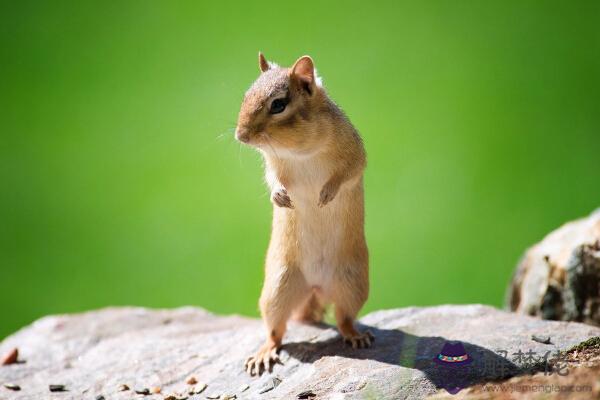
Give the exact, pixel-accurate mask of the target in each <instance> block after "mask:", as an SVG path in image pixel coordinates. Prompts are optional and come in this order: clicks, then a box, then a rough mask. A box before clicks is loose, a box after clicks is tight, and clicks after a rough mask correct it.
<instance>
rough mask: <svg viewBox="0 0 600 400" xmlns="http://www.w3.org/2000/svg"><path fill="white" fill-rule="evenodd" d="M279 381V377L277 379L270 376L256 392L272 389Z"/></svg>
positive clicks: (265, 391) (261, 392)
mask: <svg viewBox="0 0 600 400" xmlns="http://www.w3.org/2000/svg"><path fill="white" fill-rule="evenodd" d="M280 383H281V379H279V378H277V377H274V378H271V379H269V381H268V382H267V384H266V385H265V386H264V387H263V388H262V389H261V390H260V392H258V394H263V393H267V392H270V391H271V390H273V389H275V388H276V387H277V386H279V384H280Z"/></svg>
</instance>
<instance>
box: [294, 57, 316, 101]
mask: <svg viewBox="0 0 600 400" xmlns="http://www.w3.org/2000/svg"><path fill="white" fill-rule="evenodd" d="M290 77H291V78H292V79H295V80H296V81H297V82H299V83H300V84H301V86H302V88H303V89H305V90H306V91H307V92H308V93H309V94H312V92H313V90H314V87H315V65H314V63H313V60H312V58H310V56H302V57H300V58H299V59H298V60H297V61H296V62H295V63H294V66H293V67H292V68H291V69H290Z"/></svg>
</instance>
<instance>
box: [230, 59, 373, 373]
mask: <svg viewBox="0 0 600 400" xmlns="http://www.w3.org/2000/svg"><path fill="white" fill-rule="evenodd" d="M258 58H259V66H260V70H261V74H260V76H259V77H258V79H257V80H256V81H255V82H254V83H253V84H252V86H251V87H250V89H248V91H247V92H246V94H245V96H244V100H243V103H242V106H241V110H240V113H239V117H238V123H237V127H236V131H235V135H236V138H237V139H238V140H239V141H240V142H243V143H245V144H247V145H250V146H252V147H254V148H256V149H258V151H259V152H260V153H262V155H263V156H264V160H265V169H266V173H265V175H266V181H267V183H268V186H269V187H270V189H271V202H272V203H273V227H272V234H271V241H270V243H269V248H268V251H267V256H266V265H265V280H264V286H263V289H262V294H261V296H260V301H259V304H260V310H261V315H262V318H263V321H264V323H265V326H266V328H267V339H266V342H265V343H264V344H263V345H262V347H261V348H260V349H259V350H258V352H257V353H256V354H255V355H254V356H252V357H250V358H248V359H247V360H246V363H245V368H246V370H247V371H248V373H250V375H255V374H258V375H261V374H262V371H263V369H264V370H265V371H271V368H272V366H273V365H274V364H275V363H276V362H277V361H279V360H278V350H279V348H280V347H281V343H282V338H283V335H284V333H285V330H286V324H287V321H288V320H289V319H290V318H294V319H296V320H300V321H303V322H309V323H317V322H320V321H321V320H322V318H323V314H324V307H325V304H327V303H333V304H334V305H335V318H336V321H337V326H338V329H339V331H340V333H341V335H342V337H343V339H344V340H345V341H346V343H348V344H350V345H352V347H353V348H362V347H369V346H371V342H372V341H373V340H374V337H373V335H372V334H371V333H370V332H368V331H367V332H364V333H360V332H358V331H357V330H356V328H355V327H354V320H355V319H356V316H357V314H358V312H359V310H360V309H361V307H362V306H363V304H364V303H365V301H366V300H367V296H368V294H369V260H368V250H367V244H366V241H365V235H364V191H363V171H364V169H365V166H366V154H365V149H364V147H363V143H362V139H361V138H360V136H359V134H358V132H357V130H356V129H355V128H354V127H353V126H352V124H351V123H350V121H349V120H348V118H347V117H346V115H345V114H344V113H343V112H342V110H340V108H339V107H338V106H337V105H336V104H335V103H334V102H333V101H332V100H331V99H330V98H329V97H328V95H327V93H326V91H325V89H324V88H323V86H322V84H321V80H320V78H319V77H318V76H317V75H316V72H315V68H314V63H313V60H312V59H311V58H310V57H309V56H303V57H300V58H299V59H298V60H297V61H296V62H295V63H294V65H293V66H292V67H291V68H282V67H279V66H278V65H277V64H274V63H271V62H268V61H267V60H266V59H265V57H264V56H263V55H262V53H259V56H258Z"/></svg>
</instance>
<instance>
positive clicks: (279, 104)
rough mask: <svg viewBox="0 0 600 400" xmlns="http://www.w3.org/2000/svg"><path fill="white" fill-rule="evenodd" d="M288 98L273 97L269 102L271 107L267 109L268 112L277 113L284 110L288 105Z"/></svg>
mask: <svg viewBox="0 0 600 400" xmlns="http://www.w3.org/2000/svg"><path fill="white" fill-rule="evenodd" d="M288 102H289V100H288V99H286V98H285V97H282V98H281V99H275V100H273V102H272V103H271V108H270V109H269V114H279V113H280V112H283V110H285V107H286V106H287V105H288Z"/></svg>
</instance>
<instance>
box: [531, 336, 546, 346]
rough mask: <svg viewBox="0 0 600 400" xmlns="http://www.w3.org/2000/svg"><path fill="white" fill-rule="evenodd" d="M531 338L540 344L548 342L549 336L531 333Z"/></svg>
mask: <svg viewBox="0 0 600 400" xmlns="http://www.w3.org/2000/svg"><path fill="white" fill-rule="evenodd" d="M531 340H533V341H534V342H538V343H542V344H550V336H537V335H531Z"/></svg>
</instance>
